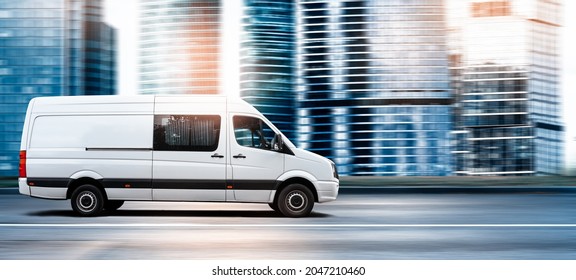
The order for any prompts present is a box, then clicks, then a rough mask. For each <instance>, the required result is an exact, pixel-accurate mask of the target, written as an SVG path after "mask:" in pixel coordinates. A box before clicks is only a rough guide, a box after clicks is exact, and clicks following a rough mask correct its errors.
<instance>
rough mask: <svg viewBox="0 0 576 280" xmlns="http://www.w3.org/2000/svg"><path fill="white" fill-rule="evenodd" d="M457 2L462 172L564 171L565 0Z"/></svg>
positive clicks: (457, 156) (456, 135) (454, 26)
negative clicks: (561, 48)
mask: <svg viewBox="0 0 576 280" xmlns="http://www.w3.org/2000/svg"><path fill="white" fill-rule="evenodd" d="M452 2H453V3H451V4H450V5H451V6H450V8H451V9H456V10H452V11H451V12H450V14H451V15H452V16H453V17H454V18H453V20H451V21H450V25H451V26H450V28H449V30H450V31H452V32H453V34H452V35H453V36H450V38H451V41H452V42H451V45H456V46H459V47H457V48H454V50H453V53H452V54H451V57H452V58H453V59H452V62H453V63H452V69H453V73H454V74H455V75H456V76H457V77H455V78H454V80H455V81H457V84H456V86H455V93H456V95H457V96H456V98H455V100H457V104H456V108H457V109H456V112H457V115H456V116H455V120H456V122H455V124H456V127H457V128H456V129H457V130H456V131H454V132H453V144H454V147H453V151H452V153H453V155H454V158H453V159H454V171H455V174H457V175H484V176H487V175H491V176H520V175H554V174H560V173H561V172H562V169H563V157H562V154H563V152H562V150H563V137H564V136H563V124H562V123H561V114H562V112H561V96H560V83H559V81H560V56H559V32H560V14H561V5H560V3H559V1H549V0H505V1H477V0H473V1H452ZM459 51H460V53H458V52H459Z"/></svg>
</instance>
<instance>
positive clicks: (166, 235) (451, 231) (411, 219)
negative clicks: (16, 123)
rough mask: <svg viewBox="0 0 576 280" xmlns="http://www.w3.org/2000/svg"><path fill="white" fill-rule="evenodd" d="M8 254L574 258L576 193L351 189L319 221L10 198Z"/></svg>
mask: <svg viewBox="0 0 576 280" xmlns="http://www.w3.org/2000/svg"><path fill="white" fill-rule="evenodd" d="M0 259H35V260H38V259H39V260H50V259H57V260H69V259H90V260H94V259H109V260H117V259H128V260H141V259H152V260H156V259H168V260H174V259H225V260H231V259H258V260H267V259H311V260H314V259H355V260H359V259H376V260H389V259H394V260H404V259H409V260H417V259H425V260H431V259H442V260H464V259H474V260H486V259H489V260H502V259H536V260H557V259H570V260H575V259H576V193H574V192H540V191H534V190H528V191H526V192H514V193H502V192H495V193H460V192H458V191H455V192H446V193H409V192H407V193H396V192H395V193H364V194H363V193H362V192H356V193H355V194H342V195H341V196H340V197H339V198H338V200H337V201H335V202H331V203H326V204H317V205H316V206H315V210H314V212H313V214H312V217H309V218H300V219H292V218H284V217H280V216H279V215H277V214H276V213H274V212H273V211H272V210H270V209H269V208H268V206H267V205H258V204H218V203H166V202H127V203H126V204H125V205H124V206H123V207H122V208H121V209H120V210H118V211H117V212H115V213H108V214H105V215H103V216H101V217H96V218H80V217H76V216H74V213H73V212H72V210H71V209H70V203H69V201H55V200H42V199H36V198H29V197H25V196H21V195H14V194H6V193H4V194H0Z"/></svg>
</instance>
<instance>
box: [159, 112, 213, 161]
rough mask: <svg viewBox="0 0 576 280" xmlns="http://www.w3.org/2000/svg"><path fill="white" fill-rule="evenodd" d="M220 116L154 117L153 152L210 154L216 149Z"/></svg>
mask: <svg viewBox="0 0 576 280" xmlns="http://www.w3.org/2000/svg"><path fill="white" fill-rule="evenodd" d="M219 138H220V116H218V115H216V116H214V115H208V116H206V115H157V116H154V150H159V151H193V152H194V151H196V152H212V151H215V150H216V149H217V148H218V141H219Z"/></svg>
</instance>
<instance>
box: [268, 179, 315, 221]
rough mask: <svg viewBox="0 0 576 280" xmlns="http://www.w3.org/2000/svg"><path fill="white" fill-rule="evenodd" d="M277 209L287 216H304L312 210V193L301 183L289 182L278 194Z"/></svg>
mask: <svg viewBox="0 0 576 280" xmlns="http://www.w3.org/2000/svg"><path fill="white" fill-rule="evenodd" d="M277 203H278V206H277V207H278V210H280V212H281V213H282V214H284V216H287V217H295V218H296V217H305V216H308V215H309V214H310V212H312V208H313V207H314V195H313V194H312V191H310V189H309V188H307V187H306V186H304V185H301V184H291V185H288V186H287V187H286V188H284V189H283V190H282V191H281V192H280V195H279V196H278V201H277Z"/></svg>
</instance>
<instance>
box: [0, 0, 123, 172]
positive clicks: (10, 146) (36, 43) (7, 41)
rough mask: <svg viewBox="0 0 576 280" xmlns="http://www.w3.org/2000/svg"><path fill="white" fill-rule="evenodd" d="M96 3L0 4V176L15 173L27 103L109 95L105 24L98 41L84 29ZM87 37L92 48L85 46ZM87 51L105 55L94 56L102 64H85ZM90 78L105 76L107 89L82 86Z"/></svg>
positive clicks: (110, 44) (109, 47)
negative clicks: (38, 99)
mask: <svg viewBox="0 0 576 280" xmlns="http://www.w3.org/2000/svg"><path fill="white" fill-rule="evenodd" d="M100 5H101V1H95V0H92V1H75V0H67V1H64V0H60V1H58V0H55V1H35V0H21V1H10V0H0V124H1V125H0V177H4V176H17V174H18V151H19V149H20V137H21V133H22V125H23V122H24V115H25V113H26V108H27V106H28V102H29V101H30V99H32V98H33V97H37V96H55V95H81V94H84V93H88V92H92V93H93V94H112V93H114V92H115V78H114V76H115V75H114V71H113V65H114V62H113V61H114V55H113V50H114V45H115V44H114V39H113V37H114V35H113V31H111V29H110V28H109V27H107V26H106V27H105V28H106V29H107V30H108V32H107V33H106V34H107V35H106V36H103V37H101V36H100V35H98V34H94V33H93V32H92V31H91V30H87V29H86V25H87V24H89V22H90V21H95V20H99V19H100V17H99V15H98V13H100ZM93 16H97V17H96V18H93ZM88 37H89V38H91V41H92V44H87V38H88ZM88 49H90V52H92V53H94V54H99V55H100V52H99V50H106V51H107V52H105V53H106V54H103V55H101V56H99V62H102V65H97V64H98V63H94V62H93V61H92V60H90V59H91V57H90V56H87V55H86V53H88ZM104 65H106V66H104ZM110 67H112V68H110ZM100 69H106V71H103V72H106V73H107V74H102V73H103V72H99V71H100ZM90 75H98V76H99V77H100V78H103V77H106V78H105V79H106V80H107V81H108V82H107V86H106V87H105V88H99V87H97V85H95V84H90V81H88V82H86V78H85V77H87V76H90ZM85 85H91V86H93V87H94V86H95V87H94V88H92V89H89V88H87V87H85ZM90 90H92V91H90Z"/></svg>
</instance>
